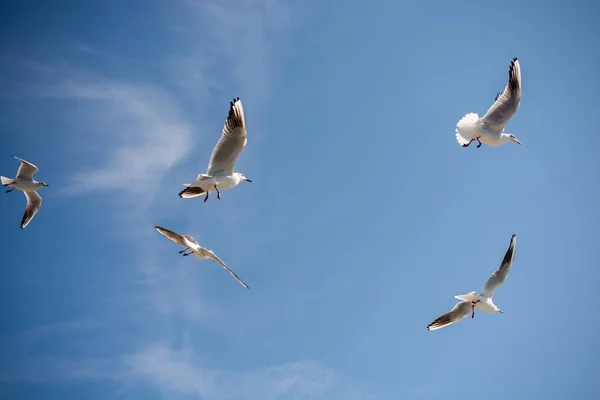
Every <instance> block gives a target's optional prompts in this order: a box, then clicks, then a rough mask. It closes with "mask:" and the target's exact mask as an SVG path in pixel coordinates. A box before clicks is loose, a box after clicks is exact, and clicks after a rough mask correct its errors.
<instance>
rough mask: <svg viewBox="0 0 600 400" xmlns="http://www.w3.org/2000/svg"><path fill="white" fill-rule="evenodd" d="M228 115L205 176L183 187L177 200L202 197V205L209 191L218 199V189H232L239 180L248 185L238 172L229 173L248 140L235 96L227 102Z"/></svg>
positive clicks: (242, 111) (241, 110) (240, 107)
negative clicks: (214, 193) (215, 193)
mask: <svg viewBox="0 0 600 400" xmlns="http://www.w3.org/2000/svg"><path fill="white" fill-rule="evenodd" d="M229 104H230V107H229V115H228V116H227V120H226V121H225V126H224V127H223V132H222V133H221V139H219V141H218V142H217V145H216V146H215V148H214V149H213V152H212V154H211V156H210V161H209V163H208V169H207V170H206V174H199V175H198V177H197V178H196V180H195V181H194V182H192V183H189V184H184V185H183V186H186V188H185V189H183V190H182V191H181V192H179V197H181V198H182V199H188V198H192V197H198V196H202V195H205V197H204V202H205V203H206V200H208V194H209V193H210V192H214V191H216V192H217V197H218V198H219V200H220V199H221V192H220V191H219V189H220V190H227V189H231V188H234V187H236V186H237V185H239V184H240V182H242V181H246V182H252V181H251V180H250V179H248V178H246V176H244V174H242V173H241V172H233V168H234V167H235V162H236V160H237V158H238V156H239V155H240V153H241V152H242V150H243V149H244V147H246V142H248V139H247V137H246V118H245V117H244V107H242V101H241V100H240V98H239V97H237V98H235V99H234V100H233V101H231V102H230V103H229Z"/></svg>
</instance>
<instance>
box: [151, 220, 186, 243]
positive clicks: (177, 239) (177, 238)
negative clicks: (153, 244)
mask: <svg viewBox="0 0 600 400" xmlns="http://www.w3.org/2000/svg"><path fill="white" fill-rule="evenodd" d="M154 228H155V229H156V230H157V231H158V233H160V234H161V235H163V236H164V237H166V238H167V239H169V240H170V241H171V242H174V243H177V244H178V245H181V246H184V247H187V245H186V244H185V242H184V240H183V236H181V235H180V234H178V233H175V232H173V231H171V230H169V229H166V228H163V227H160V226H158V225H156V226H155V227H154Z"/></svg>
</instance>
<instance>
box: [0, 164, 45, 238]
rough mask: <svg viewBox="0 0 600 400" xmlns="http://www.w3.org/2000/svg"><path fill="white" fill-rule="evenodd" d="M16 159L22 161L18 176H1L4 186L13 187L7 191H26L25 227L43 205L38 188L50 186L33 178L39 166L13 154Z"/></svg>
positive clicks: (23, 222) (23, 221) (22, 225)
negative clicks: (12, 177)
mask: <svg viewBox="0 0 600 400" xmlns="http://www.w3.org/2000/svg"><path fill="white" fill-rule="evenodd" d="M12 157H13V158H14V159H15V160H18V161H20V162H21V165H20V166H19V170H18V171H17V177H16V178H14V179H11V178H7V177H5V176H0V179H1V180H2V186H4V187H6V186H10V187H11V189H7V190H6V193H10V192H12V191H13V190H15V189H19V190H21V191H23V193H25V197H26V198H27V206H26V207H25V214H23V219H22V220H21V229H23V228H25V227H26V226H27V225H28V224H29V222H31V220H32V219H33V217H35V214H37V212H38V211H39V210H40V207H41V206H42V198H41V197H40V195H39V194H37V192H36V190H39V189H41V188H43V187H46V186H48V185H47V184H46V183H45V182H38V181H36V180H35V179H33V174H35V173H36V172H38V168H37V167H36V166H35V165H33V164H32V163H30V162H28V161H25V160H22V159H20V158H19V157H15V156H12Z"/></svg>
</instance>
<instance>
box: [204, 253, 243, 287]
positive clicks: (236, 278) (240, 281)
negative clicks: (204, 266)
mask: <svg viewBox="0 0 600 400" xmlns="http://www.w3.org/2000/svg"><path fill="white" fill-rule="evenodd" d="M203 252H204V254H205V255H206V256H207V257H208V258H210V259H211V260H213V261H216V262H218V263H219V264H221V265H222V266H223V268H225V269H226V270H227V272H229V274H230V275H231V276H233V278H234V279H235V280H236V281H238V282H239V283H240V285H242V286H243V287H245V288H246V289H249V287H248V285H246V284H245V283H244V281H242V280H241V279H240V277H239V276H237V275H236V273H235V272H233V271H232V270H231V269H229V267H228V266H227V265H225V263H224V262H223V260H221V259H220V258H219V257H218V256H217V255H216V254H215V253H214V252H213V251H212V250H209V249H205V248H203Z"/></svg>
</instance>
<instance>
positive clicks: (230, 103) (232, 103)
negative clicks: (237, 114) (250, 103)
mask: <svg viewBox="0 0 600 400" xmlns="http://www.w3.org/2000/svg"><path fill="white" fill-rule="evenodd" d="M236 101H240V98H239V97H234V98H233V100H232V101H230V102H229V107H230V108H231V109H233V105H234V104H235V102H236Z"/></svg>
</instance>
